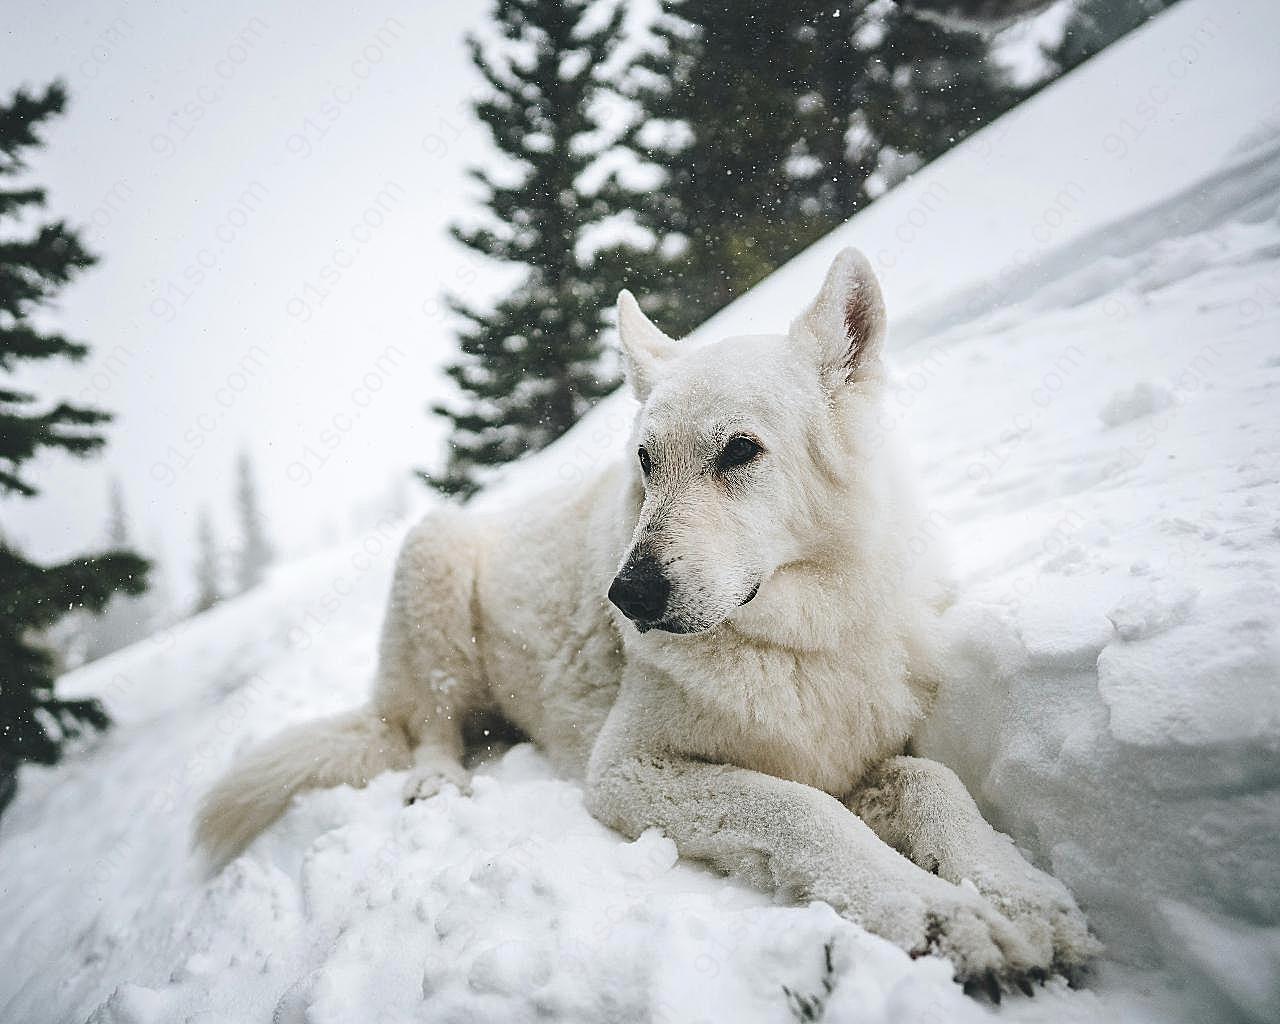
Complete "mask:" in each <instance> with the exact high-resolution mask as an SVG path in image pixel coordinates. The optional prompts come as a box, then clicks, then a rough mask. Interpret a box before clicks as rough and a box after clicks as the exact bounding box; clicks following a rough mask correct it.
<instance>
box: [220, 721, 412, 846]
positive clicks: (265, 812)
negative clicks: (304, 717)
mask: <svg viewBox="0 0 1280 1024" xmlns="http://www.w3.org/2000/svg"><path fill="white" fill-rule="evenodd" d="M411 762H412V756H411V752H410V749H409V740H408V737H407V736H406V735H405V733H404V731H403V730H402V729H401V728H400V727H399V726H398V725H397V724H395V723H388V722H385V721H383V720H382V719H381V718H379V717H378V716H377V714H375V713H374V712H373V710H372V709H370V708H361V709H360V710H358V711H351V712H347V713H346V714H342V715H336V716H334V717H333V718H325V719H321V720H320V721H317V722H306V723H304V724H302V725H298V726H294V727H293V728H292V729H286V730H285V731H284V732H282V733H280V734H279V735H278V736H274V737H272V738H271V739H269V740H267V741H266V742H265V743H263V744H262V745H261V746H259V747H258V748H257V749H256V750H252V751H250V752H249V754H248V755H247V756H245V757H243V758H242V759H241V760H240V761H239V763H237V764H236V765H234V766H233V767H232V769H231V771H230V772H228V773H227V774H226V775H225V776H223V778H222V779H221V780H220V781H219V782H218V783H217V785H215V786H214V787H213V789H211V790H210V791H209V792H208V794H206V796H205V798H204V800H202V801H201V803H200V807H199V809H198V811H197V812H196V823H195V824H196V827H195V845H196V846H197V847H198V848H199V849H201V850H203V851H204V853H205V856H206V857H207V858H208V862H209V866H210V867H211V868H214V869H217V868H219V867H221V866H222V865H224V864H226V863H227V861H229V860H231V859H232V858H233V857H235V856H236V855H237V854H238V853H240V851H241V850H243V849H244V848H245V847H246V846H248V845H249V843H250V842H251V841H252V840H253V838H254V837H255V836H257V835H258V833H259V832H261V831H262V830H263V829H265V828H266V827H267V826H268V825H270V824H271V823H272V822H273V821H275V820H276V819H277V818H278V817H280V815H281V814H283V813H284V810H285V808H286V807H288V806H289V801H290V800H291V799H292V798H293V795H294V794H295V793H298V792H300V791H301V790H304V789H324V788H326V787H329V786H339V785H343V784H346V785H348V786H363V785H365V784H366V783H367V782H368V781H369V780H370V779H372V778H373V777H374V776H375V775H378V774H379V773H381V772H384V771H387V770H389V769H393V768H396V769H399V768H407V767H409V765H410V764H411Z"/></svg>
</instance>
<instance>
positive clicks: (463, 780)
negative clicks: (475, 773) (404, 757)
mask: <svg viewBox="0 0 1280 1024" xmlns="http://www.w3.org/2000/svg"><path fill="white" fill-rule="evenodd" d="M462 755H463V749H462V728H461V724H460V723H457V722H454V721H451V720H449V719H448V718H438V719H437V720H435V721H432V722H431V723H428V724H427V725H426V726H425V727H424V728H423V730H422V732H421V733H420V735H419V737H418V746H417V747H416V748H415V749H414V752H413V767H412V768H411V769H410V770H409V777H408V778H407V779H405V783H404V802H405V803H406V804H413V803H417V802H418V801H419V800H429V799H430V798H431V797H433V796H435V795H436V794H437V793H439V792H440V790H441V789H443V788H444V787H445V786H447V785H450V784H452V785H454V786H457V787H458V789H459V791H461V792H462V793H469V792H470V791H471V773H470V772H468V771H467V770H466V768H464V767H463V766H462Z"/></svg>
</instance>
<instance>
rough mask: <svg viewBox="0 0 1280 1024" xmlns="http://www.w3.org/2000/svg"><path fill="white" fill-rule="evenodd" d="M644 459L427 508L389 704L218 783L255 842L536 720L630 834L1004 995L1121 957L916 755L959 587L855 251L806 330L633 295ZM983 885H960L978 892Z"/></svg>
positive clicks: (409, 556) (212, 825)
mask: <svg viewBox="0 0 1280 1024" xmlns="http://www.w3.org/2000/svg"><path fill="white" fill-rule="evenodd" d="M618 320H619V330H620V334H621V338H622V347H623V350H624V353H625V356H626V363H627V370H628V373H627V376H628V379H629V381H630V384H631V387H632V389H633V390H634V392H635V395H636V397H637V398H638V399H639V400H640V402H641V403H642V408H641V409H640V411H639V414H638V415H637V417H636V422H635V433H634V437H633V444H632V447H631V454H630V457H629V458H628V459H627V460H626V461H625V462H621V463H618V464H616V465H613V466H611V467H610V468H608V469H605V470H604V471H602V472H600V473H599V474H598V475H597V476H595V477H594V478H592V479H590V480H588V481H586V482H585V483H583V484H581V485H580V486H577V487H575V488H572V489H565V490H563V491H560V492H554V493H553V494H552V495H550V496H545V497H543V498H541V499H540V500H539V501H538V502H536V503H532V504H528V505H526V506H525V507H521V508H518V509H511V510H510V511H508V512H505V513H503V514H481V513H477V512H474V511H468V510H466V509H461V510H459V509H450V510H445V511H439V512H433V513H432V514H431V515H430V516H428V517H427V518H426V519H425V520H424V521H423V522H422V523H421V524H420V525H419V526H417V527H416V528H415V529H414V530H413V531H412V532H411V533H410V534H409V536H408V538H407V539H406V541H405V544H404V548H403V550H402V552H401V554H400V558H399V562H398V565H397V568H396V576H395V582H394V584H393V587H392V592H391V601H390V607H389V608H388V611H387V618H386V623H385V626H384V631H383V636H382V646H381V653H380V659H379V665H378V675H377V683H376V686H375V688H374V694H373V700H372V702H371V704H370V705H369V706H368V707H366V708H364V709H361V710H359V711H356V712H353V713H351V714H348V715H345V716H340V717H338V718H336V719H331V720H328V721H325V722H319V723H316V724H314V725H308V726H303V727H299V728H296V729H294V730H291V731H289V732H286V733H284V734H282V735H281V736H279V737H277V738H276V739H275V740H273V741H271V742H269V743H268V744H266V746H265V747H264V748H262V749H260V750H259V751H256V752H254V753H252V754H251V755H250V756H249V757H248V758H247V759H245V761H244V762H243V763H242V764H240V765H239V766H238V767H237V768H236V769H235V770H234V771H233V772H232V773H231V774H230V775H229V776H228V777H227V778H226V779H224V780H223V781H222V782H221V783H219V785H218V786H217V788H216V789H214V790H213V792H212V793H210V794H209V796H208V798H207V799H206V801H205V803H204V805H203V807H202V808H201V811H200V814H199V824H198V837H199V840H200V842H201V843H202V844H203V846H204V847H205V849H206V850H207V851H208V852H209V854H210V855H211V857H212V858H213V859H214V861H216V862H221V861H225V860H226V859H227V858H229V857H231V856H233V855H234V854H236V853H237V852H239V851H240V850H241V849H242V848H243V847H244V846H245V844H246V843H248V842H249V840H250V839H252V838H253V836H255V835H256V834H257V833H258V832H259V831H260V830H261V829H263V828H265V827H266V826H267V825H268V824H270V823H271V822H272V821H273V820H274V819H275V818H276V817H277V816H278V815H279V814H280V813H281V812H282V811H283V809H284V808H285V807H286V805H287V803H288V801H289V799H290V798H291V796H292V795H293V794H294V793H295V792H297V791H298V790H300V789H302V788H305V787H316V786H332V785H337V784H340V783H347V784H350V785H356V786H359V785H363V784H364V783H365V782H367V781H368V780H369V779H370V778H371V777H373V776H374V775H376V774H378V773H379V772H382V771H385V770H387V769H405V768H410V767H411V768H412V771H411V772H410V775H409V780H408V784H407V787H406V794H405V795H406V799H408V800H416V799H425V798H428V797H430V796H432V795H433V794H435V793H436V792H437V791H438V790H439V789H440V787H441V786H443V785H445V784H448V783H452V784H454V785H456V786H458V787H459V788H460V789H462V790H464V791H465V790H466V788H467V785H468V773H467V770H466V769H465V768H464V767H463V755H464V732H465V731H466V730H467V729H468V727H469V726H470V725H474V724H475V723H477V722H481V721H491V720H492V719H494V718H497V719H500V720H505V721H507V722H509V723H512V724H514V725H515V726H516V727H517V728H518V729H519V730H520V731H522V732H523V733H524V734H526V735H527V736H529V737H530V738H532V739H533V740H534V741H535V742H536V743H538V744H539V745H540V746H541V748H542V749H543V750H544V751H546V753H547V754H548V755H549V756H550V757H551V758H552V759H553V761H554V762H555V763H556V764H557V765H558V766H559V768H560V769H561V770H562V771H564V772H566V773H569V774H572V775H575V776H577V777H580V778H583V779H584V780H585V783H586V789H587V797H588V805H589V807H590V809H591V811H592V813H594V814H595V815H596V816H597V817H598V818H599V819H600V820H601V821H603V822H605V823H607V824H609V825H611V826H613V827H614V828H616V829H618V830H619V831H620V832H622V833H623V834H625V835H627V836H637V835H639V834H640V833H641V832H642V831H644V830H645V829H647V828H651V827H654V826H657V827H659V828H661V829H662V830H663V831H664V832H665V833H666V834H667V835H668V836H670V837H671V838H672V839H674V840H675V842H676V844H677V846H678V848H679V850H680V852H681V853H682V854H683V855H685V856H688V857H693V858H698V859H701V860H704V861H709V862H710V863H711V864H713V865H715V866H716V867H718V868H720V869H722V870H724V871H726V872H732V873H733V874H735V875H738V876H740V877H743V878H746V879H748V880H750V881H751V882H753V883H755V884H756V885H759V886H762V887H764V888H766V889H768V890H771V891H774V892H778V893H781V894H785V895H787V896H789V897H791V898H794V899H821V900H826V901H827V902H829V903H830V904H831V905H832V906H833V907H835V908H836V909H837V910H838V911H839V912H840V913H842V914H844V915H846V916H847V917H849V918H850V919H852V920H854V921H856V922H858V923H859V924H861V925H863V926H864V927H866V928H868V929H869V930H871V931H873V932H875V933H877V934H879V935H882V936H884V937H885V938H887V939H890V940H891V941H893V942H895V943H897V944H898V945H900V946H901V947H902V948H903V949H905V950H907V951H909V952H910V953H912V954H913V955H921V954H926V953H932V952H937V953H940V954H942V955H945V956H947V957H949V958H951V960H952V961H953V962H954V963H955V965H956V968H957V974H958V976H959V977H960V978H961V979H962V980H964V981H966V982H968V983H971V984H977V985H980V986H985V987H986V988H987V989H988V990H989V991H993V992H994V993H995V994H996V995H998V991H999V990H998V985H999V984H1009V983H1015V984H1018V985H1020V986H1022V987H1024V988H1025V987H1026V986H1027V984H1028V980H1029V979H1033V978H1038V977H1044V976H1045V975H1046V974H1047V973H1049V972H1050V971H1053V970H1060V971H1071V970H1074V969H1075V968H1078V967H1079V966H1081V965H1082V964H1083V963H1084V962H1085V961H1086V960H1088V959H1089V958H1090V957H1092V956H1093V955H1095V954H1096V952H1097V950H1098V945H1097V943H1096V941H1095V940H1094V939H1093V938H1092V937H1091V936H1090V935H1089V932H1088V928H1087V926H1086V924H1085V921H1084V918H1083V916H1082V915H1081V913H1080V911H1079V910H1078V909H1077V908H1076V906H1075V903H1074V902H1073V900H1072V898H1071V896H1070V894H1069V893H1068V892H1067V891H1066V889H1065V888H1064V887H1063V886H1062V885H1061V884H1060V883H1058V882H1057V881H1055V880H1054V879H1052V878H1050V877H1048V876H1047V875H1045V874H1042V873H1041V872H1039V871H1037V870H1036V869H1035V868H1033V867H1031V866H1030V865H1029V864H1028V863H1027V862H1026V861H1024V860H1023V859H1022V858H1021V857H1020V856H1019V855H1018V853H1017V851H1016V850H1015V849H1014V847H1013V844H1012V843H1011V842H1010V841H1009V840H1008V839H1007V838H1006V837H1004V836H1002V835H1000V834H999V833H997V832H995V831H994V830H993V829H992V828H991V826H990V825H988V824H987V823H986V822H985V821H984V820H983V818H982V816H981V814H980V813H979V811H978V808H977V806H976V805H975V804H974V802H973V800H972V799H971V798H970V796H969V794H968V793H967V792H966V791H965V789H964V787H963V785H962V784H961V783H960V781H959V780H958V779H957V778H956V776H955V775H954V774H953V773H952V772H951V771H949V770H948V769H946V768H944V767H943V766H942V765H940V764H936V763H934V762H931V761H925V760H921V759H918V758H914V757H908V756H904V751H905V749H906V745H907V742H908V740H909V738H910V736H911V733H912V730H913V729H914V727H915V726H916V725H917V724H918V723H919V722H920V721H921V719H922V717H923V716H924V714H925V712H926V711H927V709H928V708H929V705H930V703H931V700H932V698H933V695H934V691H935V688H936V685H937V683H936V681H937V680H938V678H939V671H938V656H939V655H938V638H937V633H938V624H937V616H938V610H939V606H940V604H941V603H942V595H943V591H942V588H941V587H940V586H939V584H938V583H937V581H936V578H935V576H934V575H933V574H931V573H930V572H929V571H928V570H927V567H926V566H925V565H924V564H923V562H922V561H921V560H919V559H914V558H912V557H910V556H909V552H908V546H907V545H908V538H909V535H910V529H911V525H912V524H913V523H915V522H916V519H915V516H914V513H913V505H912V501H911V488H910V487H909V486H907V474H906V473H905V472H904V469H903V466H904V462H903V460H902V459H901V458H899V457H898V456H897V455H896V454H895V453H894V452H892V451H891V450H890V449H889V447H888V446H887V445H885V444H884V443H873V442H872V441H871V440H870V439H871V438H872V437H873V436H874V434H875V431H874V428H873V424H874V422H875V417H876V413H877V408H878V405H879V403H880V401H881V394H882V391H883V389H884V371H883V365H882V347H883V339H884V330H885V314H884V306H883V301H882V299H881V295H880V289H879V286H878V284H877V282H876V280H875V276H874V274H873V273H872V270H871V267H870V265H869V264H868V263H867V261H866V259H865V258H864V257H863V256H862V255H861V254H860V253H858V252H856V251H854V250H846V251H845V252H843V253H841V254H840V256H839V257H837V259H836V261H835V263H834V264H833V265H832V267H831V270H830V272H829V273H828V275H827V279H826V281H825V283H824V284H823V286H822V290H821V292H820V294H819V295H818V297H817V299H816V300H815V301H814V302H813V304H812V305H811V306H810V307H809V308H808V309H807V310H806V311H805V312H804V313H803V314H802V315H801V316H800V317H799V318H798V319H797V320H796V321H795V323H794V324H792V326H791V330H790V332H789V333H788V334H787V335H785V336H774V335H766V336H755V337H736V338H729V339H727V340H724V341H721V342H719V343H717V344H712V345H707V346H704V347H699V348H691V349H689V350H684V351H682V350H681V348H680V347H679V346H678V345H676V344H674V343H673V342H672V341H671V340H670V339H668V338H666V337H665V336H664V335H663V334H662V333H661V332H660V331H659V330H658V329H657V328H656V327H655V326H654V325H653V324H651V323H650V322H649V321H648V320H647V319H646V318H645V316H644V314H643V313H641V311H640V308H639V306H637V304H636V302H635V300H634V299H633V298H632V297H631V295H630V294H629V293H627V292H623V293H622V295H621V297H620V298H619V302H618ZM961 883H964V884H961Z"/></svg>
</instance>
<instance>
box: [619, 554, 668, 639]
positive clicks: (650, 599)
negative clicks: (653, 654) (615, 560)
mask: <svg viewBox="0 0 1280 1024" xmlns="http://www.w3.org/2000/svg"><path fill="white" fill-rule="evenodd" d="M670 599H671V581H670V580H668V579H667V577H666V576H665V575H664V574H663V572H662V565H661V564H660V563H659V562H658V560H657V559H656V558H652V557H650V556H647V555H646V556H645V557H643V558H639V559H637V560H635V561H634V562H628V563H627V564H626V565H624V566H623V567H622V571H621V572H619V573H618V575H617V576H615V577H614V580H613V584H612V586H610V587H609V600H610V601H612V602H613V603H614V605H616V606H617V608H618V610H619V611H620V612H622V614H623V615H625V616H626V617H627V618H629V619H630V620H631V621H632V622H634V623H635V624H636V625H637V626H638V627H639V628H640V630H641V632H643V631H645V630H647V629H654V628H656V627H659V626H661V624H662V620H663V617H664V616H665V615H666V612H667V602H668V601H669V600H670Z"/></svg>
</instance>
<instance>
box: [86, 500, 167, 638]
mask: <svg viewBox="0 0 1280 1024" xmlns="http://www.w3.org/2000/svg"><path fill="white" fill-rule="evenodd" d="M131 534H132V531H131V530H130V528H129V515H128V512H127V511H126V510H125V502H124V488H123V487H122V486H121V484H120V481H119V480H118V479H116V478H114V477H113V478H112V480H111V486H110V489H109V491H108V511H107V530H106V535H107V544H108V546H109V547H110V548H111V549H112V550H114V551H124V550H132V549H133V548H134V543H133V538H132V535H131ZM154 577H155V566H154V564H153V565H152V566H151V574H150V579H149V583H150V584H151V585H150V586H149V587H148V590H147V593H146V594H144V595H141V596H134V595H129V594H116V595H115V596H114V597H112V598H111V600H110V601H109V602H108V604H107V607H106V608H105V609H103V611H102V612H101V614H99V615H98V616H97V618H96V620H94V621H93V622H92V623H91V624H90V626H89V629H88V643H87V644H86V650H85V660H87V661H92V660H94V659H97V658H103V657H106V656H107V655H108V654H111V653H112V652H114V651H118V650H120V649H121V648H124V647H128V646H129V645H130V644H133V643H137V642H138V641H139V640H141V639H142V638H143V637H145V636H147V635H148V633H150V631H151V620H152V617H153V615H152V608H151V607H150V605H149V603H148V602H149V598H150V597H151V596H152V595H153V593H154Z"/></svg>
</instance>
